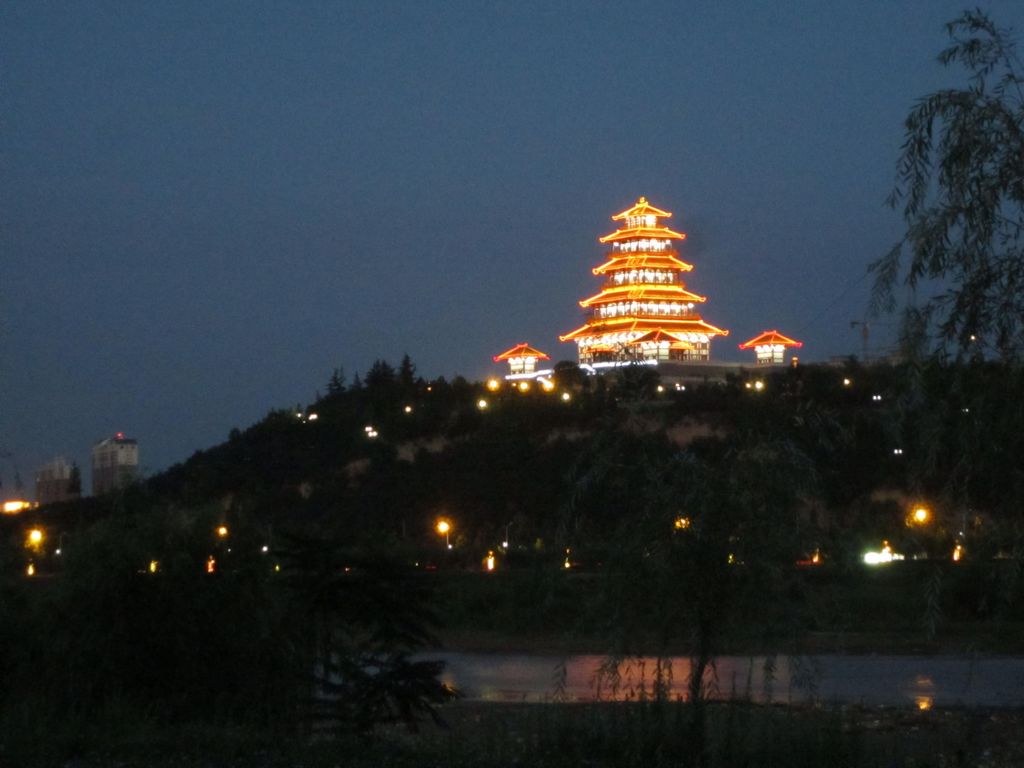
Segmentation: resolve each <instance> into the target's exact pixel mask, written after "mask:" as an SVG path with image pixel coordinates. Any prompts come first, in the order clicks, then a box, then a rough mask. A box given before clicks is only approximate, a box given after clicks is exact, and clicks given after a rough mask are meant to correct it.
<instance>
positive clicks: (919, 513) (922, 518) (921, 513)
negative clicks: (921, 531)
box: [907, 504, 932, 525]
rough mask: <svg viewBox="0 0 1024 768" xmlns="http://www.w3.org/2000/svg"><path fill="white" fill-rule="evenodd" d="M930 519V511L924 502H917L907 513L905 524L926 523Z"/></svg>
mask: <svg viewBox="0 0 1024 768" xmlns="http://www.w3.org/2000/svg"><path fill="white" fill-rule="evenodd" d="M931 519H932V511H931V510H930V509H928V507H926V506H925V505H924V504H918V505H917V506H915V507H914V508H913V509H912V510H911V511H910V514H909V515H907V525H927V524H928V523H929V522H931Z"/></svg>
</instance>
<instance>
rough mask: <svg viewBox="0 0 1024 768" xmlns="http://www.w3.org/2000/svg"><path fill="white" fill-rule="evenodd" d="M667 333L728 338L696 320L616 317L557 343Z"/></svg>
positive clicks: (575, 332)
mask: <svg viewBox="0 0 1024 768" xmlns="http://www.w3.org/2000/svg"><path fill="white" fill-rule="evenodd" d="M657 330H663V331H667V332H669V333H704V334H707V335H708V336H728V335H729V332H728V331H726V330H724V329H722V328H716V327H715V326H713V325H711V323H706V322H704V321H703V320H701V319H700V318H699V317H698V318H694V317H691V318H686V319H679V320H676V319H671V318H655V317H616V318H611V319H603V320H599V321H597V322H592V323H587V324H586V325H583V326H581V327H579V328H577V329H576V330H575V331H570V332H569V333H567V334H565V335H564V336H559V337H558V340H559V341H572V340H573V339H576V338H579V337H580V336H589V335H594V336H599V335H601V334H603V333H629V332H631V331H643V332H645V333H646V332H648V331H657Z"/></svg>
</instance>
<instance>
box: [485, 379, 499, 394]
mask: <svg viewBox="0 0 1024 768" xmlns="http://www.w3.org/2000/svg"><path fill="white" fill-rule="evenodd" d="M487 389H489V390H490V391H491V392H497V391H498V390H499V389H501V382H500V381H499V380H498V379H488V380H487Z"/></svg>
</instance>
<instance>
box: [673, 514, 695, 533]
mask: <svg viewBox="0 0 1024 768" xmlns="http://www.w3.org/2000/svg"><path fill="white" fill-rule="evenodd" d="M691 525H692V523H691V522H690V518H688V517H677V518H676V521H675V528H676V530H677V531H685V530H686V529H688V528H689V527H690V526H691Z"/></svg>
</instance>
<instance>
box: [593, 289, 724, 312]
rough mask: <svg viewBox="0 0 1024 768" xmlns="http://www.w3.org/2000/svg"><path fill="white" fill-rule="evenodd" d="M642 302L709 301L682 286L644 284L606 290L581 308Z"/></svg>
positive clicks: (594, 296)
mask: <svg viewBox="0 0 1024 768" xmlns="http://www.w3.org/2000/svg"><path fill="white" fill-rule="evenodd" d="M626 299H629V300H640V299H645V300H647V301H650V300H652V299H653V300H657V301H695V302H698V303H704V302H705V301H707V300H708V299H707V297H706V296H698V295H697V294H696V293H690V291H688V290H686V289H685V288H684V287H683V286H681V285H671V284H668V285H666V284H664V283H662V284H644V285H616V286H615V287H613V288H605V289H604V290H602V291H601V292H600V293H598V294H595V295H593V296H591V297H590V298H588V299H583V301H581V302H580V306H581V307H589V306H593V305H594V304H608V303H611V302H613V301H622V300H626Z"/></svg>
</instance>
